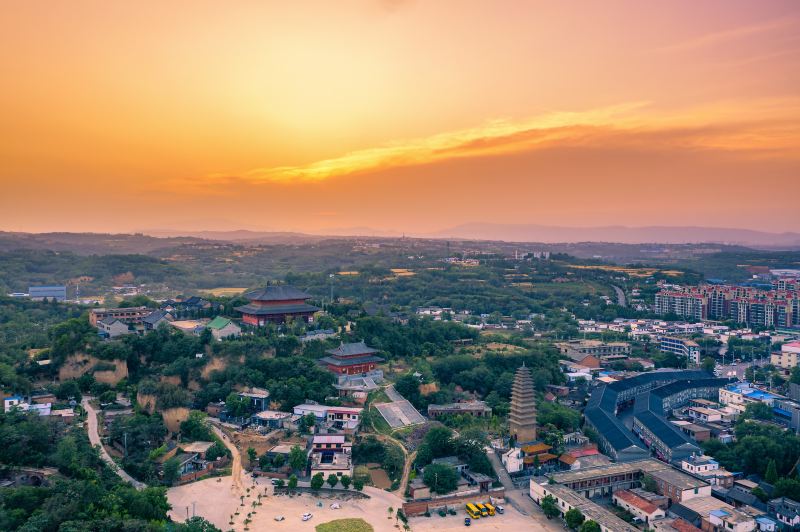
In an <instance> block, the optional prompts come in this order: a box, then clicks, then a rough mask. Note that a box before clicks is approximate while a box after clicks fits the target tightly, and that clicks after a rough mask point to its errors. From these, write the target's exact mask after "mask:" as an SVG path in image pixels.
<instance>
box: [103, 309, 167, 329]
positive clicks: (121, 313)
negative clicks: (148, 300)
mask: <svg viewBox="0 0 800 532" xmlns="http://www.w3.org/2000/svg"><path fill="white" fill-rule="evenodd" d="M152 312H153V309H149V308H147V307H125V308H94V309H92V310H90V311H89V323H90V324H91V326H92V327H97V322H99V321H101V320H104V319H106V318H116V319H118V320H119V321H121V322H122V323H127V324H129V325H131V324H134V325H135V324H139V323H142V320H143V319H144V318H145V317H147V316H149V315H150V314H151V313H152Z"/></svg>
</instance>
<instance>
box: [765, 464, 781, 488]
mask: <svg viewBox="0 0 800 532" xmlns="http://www.w3.org/2000/svg"><path fill="white" fill-rule="evenodd" d="M764 480H766V481H767V482H769V483H770V484H775V482H777V481H778V468H777V466H776V465H775V460H770V461H769V463H768V464H767V471H766V472H765V473H764Z"/></svg>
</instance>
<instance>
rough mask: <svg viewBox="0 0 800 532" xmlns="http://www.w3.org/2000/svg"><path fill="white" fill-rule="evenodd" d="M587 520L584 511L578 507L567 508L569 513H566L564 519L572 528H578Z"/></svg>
mask: <svg viewBox="0 0 800 532" xmlns="http://www.w3.org/2000/svg"><path fill="white" fill-rule="evenodd" d="M585 520H586V518H585V517H584V516H583V513H581V511H580V510H578V509H577V508H572V509H570V510H567V513H565V514H564V521H566V523H567V526H568V527H570V528H571V529H572V530H576V529H577V528H578V527H579V526H581V523H583V522H584V521H585Z"/></svg>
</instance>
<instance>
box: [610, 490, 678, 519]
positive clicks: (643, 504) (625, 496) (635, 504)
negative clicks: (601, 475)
mask: <svg viewBox="0 0 800 532" xmlns="http://www.w3.org/2000/svg"><path fill="white" fill-rule="evenodd" d="M611 500H612V501H613V502H614V504H616V505H617V506H619V507H620V508H623V509H625V510H627V511H628V512H630V513H631V515H633V516H634V518H636V519H638V520H639V521H641V522H643V523H645V525H648V524H650V523H651V522H652V521H654V520H655V519H660V518H662V517H665V516H666V512H665V511H664V510H663V509H662V508H659V507H658V506H656V505H655V504H653V503H652V502H650V501H648V500H647V499H644V498H642V497H640V496H639V495H637V494H635V493H633V492H631V491H628V490H620V491H617V492H615V493H614V494H613V495H612V497H611Z"/></svg>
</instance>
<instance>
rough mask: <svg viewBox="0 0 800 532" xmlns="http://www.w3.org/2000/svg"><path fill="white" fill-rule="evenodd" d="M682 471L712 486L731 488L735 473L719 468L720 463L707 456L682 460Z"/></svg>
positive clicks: (695, 456) (696, 456)
mask: <svg viewBox="0 0 800 532" xmlns="http://www.w3.org/2000/svg"><path fill="white" fill-rule="evenodd" d="M681 470H682V471H685V472H686V473H689V474H690V475H693V476H695V477H698V478H701V479H703V480H705V481H706V482H708V483H709V484H711V485H712V486H719V487H721V488H730V487H732V486H733V473H731V472H730V471H727V470H726V469H725V468H724V467H720V466H719V462H717V461H716V460H714V459H712V458H711V457H710V456H705V455H692V456H689V457H686V458H684V459H683V460H681Z"/></svg>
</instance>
